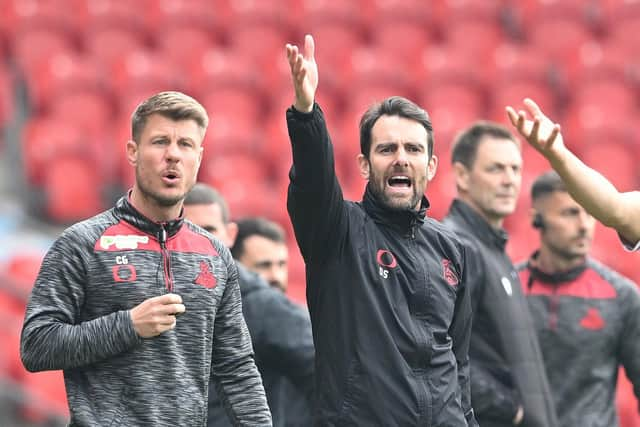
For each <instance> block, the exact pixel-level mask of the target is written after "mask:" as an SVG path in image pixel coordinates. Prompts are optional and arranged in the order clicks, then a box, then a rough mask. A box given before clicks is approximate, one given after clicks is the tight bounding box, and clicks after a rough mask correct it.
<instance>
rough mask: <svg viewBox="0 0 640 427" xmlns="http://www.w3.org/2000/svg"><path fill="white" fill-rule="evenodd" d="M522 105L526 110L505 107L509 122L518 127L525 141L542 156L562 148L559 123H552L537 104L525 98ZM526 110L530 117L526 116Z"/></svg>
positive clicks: (547, 155)
mask: <svg viewBox="0 0 640 427" xmlns="http://www.w3.org/2000/svg"><path fill="white" fill-rule="evenodd" d="M524 105H525V107H526V109H527V111H526V112H525V111H523V110H519V111H518V112H517V113H516V110H515V109H514V108H512V107H507V108H506V109H507V115H508V116H509V120H510V121H511V124H512V125H513V126H515V127H516V129H518V132H519V133H520V135H522V136H523V137H524V138H525V139H526V140H527V142H528V143H529V144H530V145H531V146H533V148H535V149H536V150H538V151H539V152H540V153H541V154H542V155H543V156H545V157H547V158H548V157H549V156H551V155H553V154H554V153H556V152H558V151H559V150H561V149H562V148H564V142H563V140H562V134H561V133H560V125H559V124H557V123H553V122H552V121H551V120H550V119H549V118H548V117H547V116H545V115H544V113H543V112H542V110H540V107H538V104H536V103H535V102H533V100H531V99H529V98H526V99H525V100H524ZM527 112H528V113H529V115H530V116H531V117H532V119H528V118H527Z"/></svg>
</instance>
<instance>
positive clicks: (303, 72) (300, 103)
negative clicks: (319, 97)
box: [286, 34, 318, 111]
mask: <svg viewBox="0 0 640 427" xmlns="http://www.w3.org/2000/svg"><path fill="white" fill-rule="evenodd" d="M286 48H287V60H288V61H289V67H290V68H291V78H292V79H293V86H294V89H295V93H296V102H295V104H294V106H295V108H296V109H297V110H300V111H311V109H312V108H313V101H314V98H315V93H316V89H317V88H318V65H317V64H316V59H315V56H314V51H315V43H314V41H313V37H311V36H310V35H308V34H307V35H306V36H305V38H304V48H303V52H302V53H300V51H299V49H298V46H296V45H290V44H287V46H286Z"/></svg>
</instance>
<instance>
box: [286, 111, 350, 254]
mask: <svg viewBox="0 0 640 427" xmlns="http://www.w3.org/2000/svg"><path fill="white" fill-rule="evenodd" d="M287 126H288V130H289V138H290V140H291V147H292V154H293V166H292V167H291V170H290V172H289V180H290V183H289V192H288V198H287V210H288V212H289V216H290V218H291V222H292V224H293V229H294V232H295V235H296V240H297V242H298V246H299V247H300V252H301V253H302V256H303V258H304V260H305V262H307V263H309V262H310V261H312V260H313V261H314V262H315V263H321V262H322V261H323V259H324V257H325V256H326V255H328V254H329V253H330V252H331V248H330V244H331V243H332V242H334V241H335V235H336V232H339V231H340V230H341V229H342V228H343V227H344V225H343V224H344V222H345V221H344V216H343V209H344V203H343V202H344V199H343V196H342V190H341V188H340V185H339V184H338V179H337V177H336V174H335V164H334V158H333V147H332V145H331V141H330V139H329V133H328V131H327V127H326V123H325V120H324V115H323V114H322V110H321V109H320V107H319V106H318V104H314V106H313V110H312V111H311V112H310V113H301V112H299V111H297V110H295V109H294V108H293V107H291V108H289V109H288V110H287Z"/></svg>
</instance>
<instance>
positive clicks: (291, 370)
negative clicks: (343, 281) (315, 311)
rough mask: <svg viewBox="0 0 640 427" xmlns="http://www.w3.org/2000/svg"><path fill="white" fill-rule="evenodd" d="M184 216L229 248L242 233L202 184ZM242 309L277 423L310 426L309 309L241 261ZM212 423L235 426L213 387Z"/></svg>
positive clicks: (217, 195)
mask: <svg viewBox="0 0 640 427" xmlns="http://www.w3.org/2000/svg"><path fill="white" fill-rule="evenodd" d="M184 215H185V217H186V218H187V219H189V220H190V221H192V222H193V223H195V224H196V225H199V226H201V227H202V228H204V229H205V230H207V231H208V232H210V233H211V234H213V235H214V236H216V237H217V238H218V239H220V240H221V241H222V243H224V244H225V246H227V247H231V246H232V245H233V243H234V240H235V238H236V234H237V230H238V227H237V224H235V223H234V222H232V221H231V220H230V214H229V209H228V207H227V203H226V201H225V200H224V198H223V197H222V196H221V195H220V193H218V192H217V191H216V190H215V189H214V188H212V187H210V186H208V185H206V184H202V183H198V184H196V185H195V186H194V187H193V189H192V190H191V192H190V193H189V194H188V195H187V197H186V198H185V200H184ZM237 265H238V274H239V284H240V293H241V297H242V313H243V314H244V319H245V321H246V323H247V327H248V329H249V334H250V335H251V340H252V342H253V349H254V352H255V359H256V365H257V366H258V370H259V371H260V374H261V375H262V382H263V384H264V388H265V393H266V395H267V401H268V403H269V407H270V408H271V414H272V417H273V425H274V427H285V426H291V427H294V426H300V427H301V426H307V425H310V424H311V406H312V402H311V398H312V391H313V365H314V348H313V337H312V335H311V321H310V320H309V313H308V312H307V310H305V309H304V308H303V307H301V306H298V305H297V304H294V303H293V302H291V301H290V300H289V299H288V298H287V297H286V296H285V295H284V294H283V293H282V292H280V291H279V290H278V289H276V288H274V287H271V286H269V284H268V283H267V282H265V281H264V280H263V279H261V278H260V277H259V276H258V275H257V274H255V273H253V272H250V271H249V270H247V269H246V268H245V267H244V266H243V265H242V264H240V263H237ZM208 418H209V420H208V426H209V427H214V426H215V427H220V426H230V425H231V424H230V422H229V419H228V417H227V414H226V412H225V410H224V408H223V407H222V402H221V401H220V399H219V394H218V393H217V390H216V381H215V378H214V379H213V381H212V382H211V386H210V388H209V417H208Z"/></svg>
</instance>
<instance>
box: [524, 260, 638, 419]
mask: <svg viewBox="0 0 640 427" xmlns="http://www.w3.org/2000/svg"><path fill="white" fill-rule="evenodd" d="M534 257H535V254H534ZM518 270H519V271H520V278H521V280H522V284H523V285H524V289H525V292H526V294H527V301H528V303H529V308H530V310H531V317H532V318H533V322H534V325H535V328H536V331H537V333H538V338H539V340H540V348H541V350H542V354H543V356H544V360H545V367H546V369H547V374H548V377H549V383H550V384H551V392H552V393H553V398H554V402H555V404H556V408H558V419H559V421H560V425H561V426H562V427H583V426H589V427H615V426H617V425H618V417H617V414H616V404H615V393H616V385H617V382H618V367H619V366H624V369H625V371H626V373H627V376H628V377H629V378H630V379H631V382H632V383H633V389H634V392H635V395H636V397H640V293H638V289H637V287H636V285H635V283H633V282H631V281H630V280H628V279H626V278H625V277H623V276H621V275H620V274H618V273H616V272H615V271H613V270H611V269H609V268H607V267H605V266H604V265H602V264H600V263H599V262H597V261H595V260H593V259H587V260H586V262H585V263H584V264H583V265H581V266H579V267H576V268H574V269H572V270H570V271H566V272H561V273H555V274H552V275H549V274H545V273H543V272H542V271H540V270H538V269H537V268H535V267H534V266H533V263H532V262H531V261H529V262H525V263H522V264H520V265H519V266H518ZM567 367H569V369H567Z"/></svg>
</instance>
